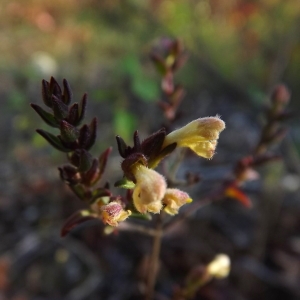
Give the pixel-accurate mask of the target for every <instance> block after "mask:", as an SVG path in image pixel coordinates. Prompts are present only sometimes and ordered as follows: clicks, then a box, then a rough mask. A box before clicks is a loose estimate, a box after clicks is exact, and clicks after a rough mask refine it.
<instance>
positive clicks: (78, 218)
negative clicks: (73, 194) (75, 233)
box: [60, 210, 98, 237]
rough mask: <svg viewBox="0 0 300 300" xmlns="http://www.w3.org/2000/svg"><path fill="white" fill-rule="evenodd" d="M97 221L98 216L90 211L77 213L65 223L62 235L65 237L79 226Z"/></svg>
mask: <svg viewBox="0 0 300 300" xmlns="http://www.w3.org/2000/svg"><path fill="white" fill-rule="evenodd" d="M95 219H98V217H97V215H96V214H94V213H92V212H90V211H88V210H80V211H77V212H75V213H74V214H73V215H71V216H70V217H69V218H68V219H67V220H66V221H65V223H64V225H63V227H62V229H61V232H60V235H61V236H62V237H64V236H66V235H67V234H68V233H69V232H70V231H71V230H72V229H73V228H74V227H76V226H77V225H79V224H82V223H84V222H87V221H90V220H95Z"/></svg>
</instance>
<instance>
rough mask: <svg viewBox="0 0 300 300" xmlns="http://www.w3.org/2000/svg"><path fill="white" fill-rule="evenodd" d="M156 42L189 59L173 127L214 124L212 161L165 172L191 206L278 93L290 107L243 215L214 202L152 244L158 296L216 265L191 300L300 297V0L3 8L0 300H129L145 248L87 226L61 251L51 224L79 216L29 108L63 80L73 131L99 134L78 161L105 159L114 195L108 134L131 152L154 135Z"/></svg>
mask: <svg viewBox="0 0 300 300" xmlns="http://www.w3.org/2000/svg"><path fill="white" fill-rule="evenodd" d="M161 37H178V38H180V40H181V41H182V42H183V44H184V45H185V48H186V49H187V52H188V54H189V60H188V61H187V63H186V65H185V66H184V68H183V69H182V70H181V71H180V72H179V73H178V75H177V77H176V81H177V82H181V83H182V84H183V85H184V87H185V88H186V92H187V95H186V97H185V100H184V102H183V103H182V104H181V107H180V111H181V118H180V119H179V120H178V121H177V122H176V123H175V126H176V127H177V126H180V125H183V124H185V123H187V122H189V121H191V120H193V119H195V118H199V117H205V116H214V115H216V114H219V115H221V116H222V119H223V120H224V121H225V122H226V125H227V128H226V130H225V131H224V132H222V133H221V136H220V141H219V145H218V148H217V154H216V155H215V157H214V158H213V160H208V161H207V160H205V159H202V158H199V157H196V156H195V155H193V154H192V153H191V152H188V153H187V156H186V160H185V161H184V163H183V164H182V165H181V167H180V169H179V172H178V176H179V178H183V177H184V175H185V173H186V172H187V171H191V172H196V173H199V174H200V175H201V177H202V180H201V181H200V183H199V184H198V185H196V186H194V187H192V188H190V189H188V190H187V191H188V192H189V193H190V194H191V195H192V197H193V199H194V201H201V199H202V198H204V197H205V195H206V194H207V193H209V192H210V191H211V190H213V189H214V188H215V187H216V186H218V185H219V184H220V183H221V182H222V180H223V179H224V178H227V177H228V176H230V174H231V172H232V167H233V165H234V163H235V162H236V161H237V160H238V159H240V158H241V157H243V156H245V155H247V154H249V153H251V151H252V150H253V148H254V147H255V145H256V143H257V141H258V138H259V136H260V131H261V128H262V126H263V124H264V114H263V112H264V110H265V107H266V106H267V105H268V104H269V102H268V95H269V93H270V90H271V88H272V86H274V85H275V84H277V83H279V82H284V83H285V84H286V85H287V86H288V87H289V89H290V91H291V93H292V97H291V102H290V105H289V108H290V110H291V111H292V112H293V118H292V119H291V120H289V122H288V123H287V124H286V125H287V126H288V127H289V131H288V134H287V136H286V138H285V139H284V140H283V142H282V143H281V144H280V145H277V146H275V147H273V148H272V149H271V150H270V151H271V152H272V153H276V154H280V155H282V158H283V159H282V160H280V161H276V162H273V163H270V164H268V165H265V166H263V167H261V168H260V169H258V171H259V174H260V178H259V179H257V180H255V181H252V182H249V183H247V184H246V185H245V186H244V191H245V192H246V194H247V195H248V196H249V197H250V198H251V201H252V203H253V207H252V208H251V209H246V208H245V207H243V206H242V205H241V204H240V203H238V202H236V201H234V200H231V199H224V200H223V201H221V202H218V203H216V204H213V205H210V206H207V207H205V208H203V209H201V210H199V211H198V212H197V213H196V214H195V215H194V216H193V217H191V218H190V219H188V220H186V222H185V223H184V224H182V225H181V226H180V227H179V228H177V229H176V230H174V231H172V232H171V233H170V234H169V235H168V236H167V237H166V238H165V239H164V240H163V250H162V253H161V263H160V273H159V276H158V282H157V290H158V291H159V292H160V294H161V295H164V296H165V297H167V298H168V297H170V295H171V294H172V291H173V290H174V288H175V287H176V286H179V285H180V284H182V282H183V281H184V278H185V277H186V275H187V274H188V272H189V271H190V270H191V268H193V267H195V266H197V265H201V264H206V263H207V262H209V261H210V260H211V259H212V258H213V257H214V255H215V254H217V253H226V254H228V255H229V256H230V258H231V261H232V271H231V274H230V275H229V277H228V278H227V279H224V280H220V281H213V282H211V283H210V284H208V285H207V286H205V287H204V288H203V289H202V290H201V292H200V293H199V295H198V296H197V297H198V298H197V299H216V300H219V299H220V300H221V299H229V300H235V299H240V300H244V299H245V300H248V299H255V300H257V299H258V300H260V299H263V300H269V299H270V300H277V299H278V300H279V299H291V300H294V299H300V286H299V282H300V218H299V215H300V158H299V154H300V122H299V117H300V105H299V96H300V86H299V74H300V2H299V1H298V0H286V1H280V0H262V1H245V0H236V1H234V0H230V1H229V0H227V1H221V0H198V1H196V0H194V1H193V0H152V1H150V0H149V1H139V0H125V1H122V0H103V1H96V0H88V1H76V0H65V1H59V0H52V1H38V0H27V1H21V0H20V1H8V0H2V1H1V10H0V41H1V42H0V53H1V55H0V96H1V98H0V99H1V118H0V145H1V147H0V233H1V243H0V299H1V300H2V299H12V300H27V299H34V300H50V299H51V300H52V299H67V300H76V299H78V300H81V299H82V300H84V299H87V300H93V299H114V300H115V299H116V300H117V299H141V297H140V291H141V289H142V288H143V287H142V285H141V282H142V281H143V278H144V277H145V272H146V270H145V264H146V261H147V255H149V253H150V251H151V239H149V238H148V237H145V236H143V235H141V234H137V233H130V232H119V233H117V234H113V235H109V236H106V235H105V234H104V233H103V225H102V224H101V222H91V223H86V224H84V225H83V226H80V227H79V228H77V229H76V230H74V231H73V232H72V233H71V234H69V235H68V236H67V237H66V238H60V228H61V226H62V224H63V221H64V220H65V219H66V218H67V217H68V216H70V214H71V213H73V212H74V211H75V210H77V209H79V208H84V205H83V204H82V203H80V201H79V200H78V199H76V198H75V197H74V196H73V194H71V193H70V192H69V190H68V188H67V187H66V186H65V185H64V184H63V183H62V182H61V181H60V180H59V176H58V170H57V166H59V165H61V164H63V163H65V162H66V159H65V157H64V154H63V153H59V152H58V151H56V150H54V149H52V148H51V147H50V146H49V145H48V144H47V142H46V141H44V140H43V138H42V137H40V136H39V135H38V134H36V133H35V129H36V128H43V129H46V128H47V127H46V125H44V124H43V123H42V121H41V120H40V118H39V117H38V115H36V114H35V112H34V111H33V110H32V109H31V108H30V106H29V104H30V103H38V104H42V100H41V95H40V91H41V86H40V83H41V80H42V79H43V78H44V79H46V80H49V78H50V76H55V77H56V79H57V80H58V81H59V82H61V80H62V78H67V79H68V81H69V82H70V85H71V87H72V89H73V93H74V96H75V100H76V101H79V100H80V98H81V96H82V94H83V93H84V92H87V93H88V95H89V102H88V109H87V116H86V120H87V121H88V122H89V120H91V118H92V117H94V116H97V118H98V120H99V126H98V142H97V143H96V145H95V147H94V149H93V151H92V152H93V153H94V154H95V155H98V154H99V153H101V151H103V150H104V149H106V148H107V147H108V146H110V145H112V146H113V147H114V150H113V153H112V155H111V157H110V160H109V164H108V168H107V170H106V173H105V180H107V181H111V182H114V180H116V179H119V178H120V176H121V172H120V169H119V165H120V161H121V159H120V157H119V156H118V154H117V151H116V143H115V138H114V136H115V135H116V134H119V135H121V136H122V137H123V138H124V139H125V140H126V141H128V142H129V141H130V139H131V136H132V133H133V131H134V130H136V129H139V132H140V136H141V137H146V136H147V135H148V134H150V133H152V132H153V131H155V130H157V129H158V128H160V126H161V124H162V123H163V115H162V112H161V110H160V109H159V107H158V105H157V102H158V101H159V99H160V96H161V92H160V78H159V76H158V75H157V73H156V71H155V69H154V67H153V65H152V63H151V61H150V59H149V53H150V51H151V49H152V47H153V45H155V44H156V43H157V42H158V40H159V38H161ZM47 129H48V128H47ZM174 157H176V154H175V156H174ZM116 192H121V191H118V190H116ZM182 210H184V208H182ZM129 222H130V221H129ZM167 298H166V299H167ZM161 299H164V298H161Z"/></svg>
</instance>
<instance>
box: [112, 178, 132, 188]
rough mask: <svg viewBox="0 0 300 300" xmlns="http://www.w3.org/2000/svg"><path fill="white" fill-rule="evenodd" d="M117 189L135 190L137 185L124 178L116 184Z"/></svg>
mask: <svg viewBox="0 0 300 300" xmlns="http://www.w3.org/2000/svg"><path fill="white" fill-rule="evenodd" d="M115 187H120V188H123V189H133V188H134V187H135V183H134V182H132V181H131V180H128V179H127V178H123V179H121V180H118V181H116V182H115Z"/></svg>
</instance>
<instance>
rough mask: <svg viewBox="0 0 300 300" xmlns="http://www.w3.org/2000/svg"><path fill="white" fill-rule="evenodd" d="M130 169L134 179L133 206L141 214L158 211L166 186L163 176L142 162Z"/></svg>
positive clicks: (160, 207)
mask: <svg viewBox="0 0 300 300" xmlns="http://www.w3.org/2000/svg"><path fill="white" fill-rule="evenodd" d="M131 171H132V173H133V175H134V177H135V179H136V185H135V188H134V191H133V194H132V197H133V203H134V205H135V208H136V209H137V210H138V211H139V212H140V213H142V214H145V213H147V212H152V213H159V212H160V210H161V209H162V198H163V197H164V195H165V192H166V188H167V184H166V181H165V178H164V177H163V176H162V175H160V174H159V173H157V172H156V171H154V170H152V169H148V168H147V167H146V166H144V165H142V164H135V165H134V166H133V167H132V170H131Z"/></svg>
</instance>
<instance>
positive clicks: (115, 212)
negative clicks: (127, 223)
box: [100, 201, 131, 226]
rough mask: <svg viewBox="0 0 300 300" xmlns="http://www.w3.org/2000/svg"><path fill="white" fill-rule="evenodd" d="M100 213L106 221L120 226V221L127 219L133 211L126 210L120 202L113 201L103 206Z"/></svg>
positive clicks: (111, 224)
mask: <svg viewBox="0 0 300 300" xmlns="http://www.w3.org/2000/svg"><path fill="white" fill-rule="evenodd" d="M100 215H101V217H102V220H103V222H104V223H106V224H108V225H110V226H118V222H122V221H124V220H126V219H127V218H128V217H129V216H130V215H131V211H130V210H127V211H125V210H124V209H123V207H122V205H121V204H120V203H119V202H116V201H113V202H110V203H108V204H106V205H103V206H101V209H100Z"/></svg>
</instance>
